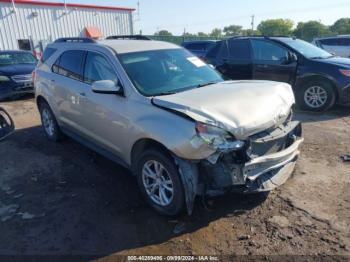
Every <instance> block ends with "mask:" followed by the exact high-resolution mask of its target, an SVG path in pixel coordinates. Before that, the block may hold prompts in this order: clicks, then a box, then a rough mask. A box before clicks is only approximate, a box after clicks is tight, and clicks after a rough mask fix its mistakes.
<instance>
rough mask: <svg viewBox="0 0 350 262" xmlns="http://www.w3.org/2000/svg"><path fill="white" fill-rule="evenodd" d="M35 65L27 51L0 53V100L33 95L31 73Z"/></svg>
mask: <svg viewBox="0 0 350 262" xmlns="http://www.w3.org/2000/svg"><path fill="white" fill-rule="evenodd" d="M36 63H37V60H36V58H35V57H34V56H33V55H32V54H31V53H30V52H27V51H19V50H18V51H0V100H2V99H5V98H9V97H12V96H15V95H21V94H27V93H34V89H33V80H32V72H33V70H34V69H35V66H36Z"/></svg>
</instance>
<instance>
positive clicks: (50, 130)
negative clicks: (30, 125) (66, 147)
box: [39, 102, 63, 142]
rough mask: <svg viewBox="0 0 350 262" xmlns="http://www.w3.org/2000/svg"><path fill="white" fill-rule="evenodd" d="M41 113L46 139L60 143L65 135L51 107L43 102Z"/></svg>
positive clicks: (40, 108)
mask: <svg viewBox="0 0 350 262" xmlns="http://www.w3.org/2000/svg"><path fill="white" fill-rule="evenodd" d="M39 111H40V116H41V123H42V127H43V129H44V132H45V134H46V137H47V138H48V139H49V140H51V141H53V142H58V141H60V140H61V139H62V136H63V135H62V132H61V130H60V127H59V126H58V124H57V120H56V117H55V115H54V113H53V112H52V110H51V108H50V106H49V105H48V104H47V103H46V102H42V103H41V104H40V107H39Z"/></svg>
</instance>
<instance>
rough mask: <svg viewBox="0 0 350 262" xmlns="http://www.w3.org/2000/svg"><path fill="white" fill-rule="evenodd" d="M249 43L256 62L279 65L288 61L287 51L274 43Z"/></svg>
mask: <svg viewBox="0 0 350 262" xmlns="http://www.w3.org/2000/svg"><path fill="white" fill-rule="evenodd" d="M251 43H252V48H253V53H254V60H256V61H270V62H274V63H276V64H280V63H283V62H285V61H287V60H288V50H286V49H285V48H283V47H281V46H279V45H277V44H275V43H271V42H268V41H265V40H254V39H253V40H252V41H251Z"/></svg>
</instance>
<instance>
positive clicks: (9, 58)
mask: <svg viewBox="0 0 350 262" xmlns="http://www.w3.org/2000/svg"><path fill="white" fill-rule="evenodd" d="M35 63H36V59H35V57H34V56H33V55H32V54H31V53H27V52H1V53H0V66H5V65H17V64H35Z"/></svg>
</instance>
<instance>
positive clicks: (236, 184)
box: [201, 121, 304, 195]
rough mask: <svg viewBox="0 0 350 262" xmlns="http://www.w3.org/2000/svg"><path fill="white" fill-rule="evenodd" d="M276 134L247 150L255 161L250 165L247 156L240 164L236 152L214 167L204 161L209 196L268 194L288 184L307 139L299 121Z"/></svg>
mask: <svg viewBox="0 0 350 262" xmlns="http://www.w3.org/2000/svg"><path fill="white" fill-rule="evenodd" d="M276 130H278V131H277V132H276V131H273V130H272V131H269V132H268V131H266V132H265V133H264V134H260V135H259V136H258V137H254V138H252V141H251V144H252V146H251V147H250V149H246V150H248V151H249V150H251V152H252V153H251V157H250V158H248V159H247V160H246V161H243V157H242V155H244V154H245V153H244V152H241V155H240V157H241V159H240V161H237V158H238V155H237V153H236V152H234V151H233V152H228V153H225V154H223V155H221V158H220V159H219V160H218V161H217V162H216V163H214V164H213V163H210V161H208V160H205V161H202V162H201V165H202V167H203V170H204V171H205V176H204V177H205V181H204V183H205V184H206V188H207V191H206V192H205V194H209V195H216V194H220V193H219V192H220V191H221V192H223V191H225V190H228V189H229V188H232V187H233V190H235V191H237V190H238V191H239V192H243V193H255V192H264V191H271V190H273V189H275V188H276V187H278V186H280V185H282V184H284V183H285V182H286V181H287V180H288V178H289V177H290V176H291V174H292V173H293V170H294V167H295V163H296V160H297V158H298V155H299V153H300V151H299V147H300V145H301V144H302V142H303V141H304V139H303V138H302V137H301V132H302V131H301V124H300V123H299V122H297V121H292V122H289V123H288V124H287V125H285V126H283V127H278V128H277V129H276ZM248 151H247V152H248ZM247 154H248V153H247Z"/></svg>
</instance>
